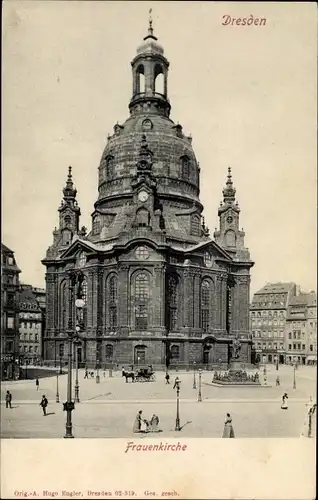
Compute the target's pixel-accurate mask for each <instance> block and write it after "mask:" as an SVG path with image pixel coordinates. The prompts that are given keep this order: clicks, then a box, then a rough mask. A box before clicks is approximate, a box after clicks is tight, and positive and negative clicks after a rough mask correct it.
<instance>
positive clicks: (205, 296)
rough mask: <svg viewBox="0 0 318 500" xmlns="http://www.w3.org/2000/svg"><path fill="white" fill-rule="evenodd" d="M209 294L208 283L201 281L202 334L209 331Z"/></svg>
mask: <svg viewBox="0 0 318 500" xmlns="http://www.w3.org/2000/svg"><path fill="white" fill-rule="evenodd" d="M210 292H211V290H210V283H209V281H208V280H203V281H202V285H201V328H202V330H203V331H204V332H207V331H208V330H209V313H210Z"/></svg>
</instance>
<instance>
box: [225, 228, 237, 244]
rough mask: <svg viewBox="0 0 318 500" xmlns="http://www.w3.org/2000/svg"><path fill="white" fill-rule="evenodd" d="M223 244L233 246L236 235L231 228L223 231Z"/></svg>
mask: <svg viewBox="0 0 318 500" xmlns="http://www.w3.org/2000/svg"><path fill="white" fill-rule="evenodd" d="M225 244H226V246H227V247H235V244H236V237H235V232H234V231H232V230H231V229H230V230H229V231H226V233H225Z"/></svg>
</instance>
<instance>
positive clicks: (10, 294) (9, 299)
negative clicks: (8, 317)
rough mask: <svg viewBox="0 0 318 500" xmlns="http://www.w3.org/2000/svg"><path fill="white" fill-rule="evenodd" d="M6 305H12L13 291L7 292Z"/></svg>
mask: <svg viewBox="0 0 318 500" xmlns="http://www.w3.org/2000/svg"><path fill="white" fill-rule="evenodd" d="M7 307H11V308H13V307H14V293H11V292H8V294H7Z"/></svg>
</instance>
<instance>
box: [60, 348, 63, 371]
mask: <svg viewBox="0 0 318 500" xmlns="http://www.w3.org/2000/svg"><path fill="white" fill-rule="evenodd" d="M62 374H63V370H62V354H61V352H60V375H62Z"/></svg>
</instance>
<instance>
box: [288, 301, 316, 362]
mask: <svg viewBox="0 0 318 500" xmlns="http://www.w3.org/2000/svg"><path fill="white" fill-rule="evenodd" d="M285 343H286V359H287V362H288V363H294V362H297V363H301V364H313V363H316V362H317V294H316V293H315V292H310V293H300V294H299V295H297V296H296V297H292V298H291V301H290V304H289V307H288V313H287V321H286V334H285Z"/></svg>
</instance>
